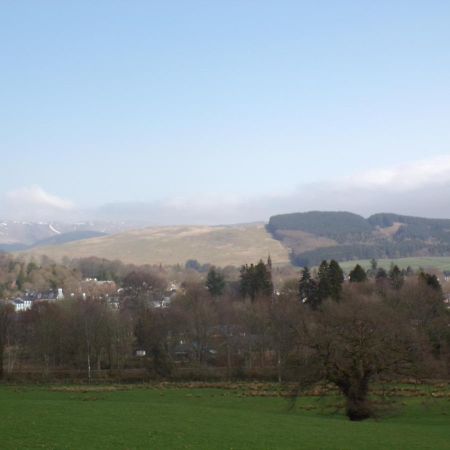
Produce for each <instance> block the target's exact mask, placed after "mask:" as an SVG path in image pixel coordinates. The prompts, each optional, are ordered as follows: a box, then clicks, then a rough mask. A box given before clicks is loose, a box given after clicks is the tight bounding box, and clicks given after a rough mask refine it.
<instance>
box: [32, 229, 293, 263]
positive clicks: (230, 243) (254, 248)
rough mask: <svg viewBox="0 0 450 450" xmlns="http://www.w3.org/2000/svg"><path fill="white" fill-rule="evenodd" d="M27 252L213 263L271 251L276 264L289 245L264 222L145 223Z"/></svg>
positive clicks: (252, 257) (240, 260) (263, 255)
mask: <svg viewBox="0 0 450 450" xmlns="http://www.w3.org/2000/svg"><path fill="white" fill-rule="evenodd" d="M29 254H31V255H47V256H49V257H51V258H53V259H55V260H61V259H62V258H63V257H64V256H68V257H69V258H82V257H88V256H98V257H101V258H106V259H111V260H113V259H119V260H121V261H123V262H125V263H133V264H160V263H161V264H163V265H171V264H178V263H179V264H184V263H185V262H186V261H187V260H188V259H196V260H198V261H199V262H200V263H202V264H203V263H211V264H215V265H217V266H227V265H235V266H239V265H241V264H245V263H252V262H258V261H259V259H261V258H262V259H264V260H265V259H267V256H268V255H269V254H270V256H271V258H272V262H273V263H274V264H289V252H288V249H287V248H285V247H283V245H282V244H281V243H280V242H279V241H277V240H275V239H273V238H272V236H271V235H270V234H269V233H268V232H267V231H266V229H265V227H264V225H262V224H250V225H234V226H220V227H208V226H186V227H160V228H144V229H140V230H132V231H127V232H124V233H120V234H114V235H111V236H104V237H99V238H92V239H84V240H81V241H76V242H70V243H67V244H64V245H53V246H48V247H37V248H36V249H34V250H32V251H30V252H29Z"/></svg>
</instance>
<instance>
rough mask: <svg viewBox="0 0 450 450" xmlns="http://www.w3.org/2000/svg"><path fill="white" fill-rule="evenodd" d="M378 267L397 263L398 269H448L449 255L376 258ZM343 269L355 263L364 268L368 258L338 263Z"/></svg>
mask: <svg viewBox="0 0 450 450" xmlns="http://www.w3.org/2000/svg"><path fill="white" fill-rule="evenodd" d="M377 263H378V267H384V268H385V269H389V267H390V266H391V264H392V263H393V264H397V266H398V267H400V269H406V268H407V267H408V266H410V267H411V268H412V269H414V270H418V269H420V268H422V269H424V270H425V269H430V268H433V269H438V270H448V271H450V257H448V256H434V257H417V258H398V259H378V260H377ZM339 264H340V265H341V267H342V268H343V269H344V270H345V271H349V270H351V269H353V267H355V265H356V264H360V265H361V266H363V267H364V268H365V269H368V268H369V267H370V260H369V259H364V260H358V261H356V260H355V261H345V262H341V263H339Z"/></svg>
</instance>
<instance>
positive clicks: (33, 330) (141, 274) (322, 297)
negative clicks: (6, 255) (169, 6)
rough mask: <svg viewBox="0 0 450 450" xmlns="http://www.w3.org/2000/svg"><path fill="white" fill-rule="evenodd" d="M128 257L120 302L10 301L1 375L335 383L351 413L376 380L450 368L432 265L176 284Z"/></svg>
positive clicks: (260, 268) (360, 410)
mask: <svg viewBox="0 0 450 450" xmlns="http://www.w3.org/2000/svg"><path fill="white" fill-rule="evenodd" d="M97 262H99V261H97ZM85 263H86V261H83V263H82V264H81V265H80V262H78V263H74V264H78V269H77V270H80V273H81V272H83V273H84V274H87V273H89V275H94V274H97V275H99V273H100V272H95V271H96V270H100V267H103V268H102V269H101V270H112V267H111V266H109V265H108V264H109V263H107V262H105V261H103V262H102V263H101V264H99V266H96V265H95V264H94V265H92V263H93V261H90V263H91V265H90V266H89V265H84V264H85ZM112 264H115V263H112ZM124 267H125V266H124ZM124 267H121V266H120V265H118V266H117V267H115V269H114V270H115V275H116V276H117V280H118V283H119V286H120V289H119V292H118V297H119V303H118V308H111V305H110V304H109V303H108V302H107V301H106V299H105V298H104V297H102V296H97V295H96V293H95V291H92V292H91V294H90V295H88V296H85V297H74V298H69V299H66V300H64V301H59V302H37V303H35V304H34V305H33V307H32V308H31V309H30V310H29V311H24V312H20V313H15V312H14V310H13V308H11V306H10V305H8V304H2V305H1V306H0V362H1V364H0V376H4V377H6V378H9V379H11V378H13V379H14V377H17V376H21V375H22V376H23V375H24V374H26V373H33V371H34V373H36V372H37V373H39V376H40V377H43V379H51V378H52V377H53V376H56V374H57V373H59V372H61V371H63V372H64V374H66V375H67V374H76V376H82V377H84V378H85V379H87V380H89V381H95V380H98V379H103V378H104V377H105V376H106V377H112V378H113V379H129V378H127V377H130V376H131V374H136V373H137V374H139V379H155V378H158V379H161V378H164V379H179V378H180V377H190V378H196V379H210V378H214V379H218V378H221V379H233V378H234V379H242V378H246V377H247V378H248V377H251V378H266V379H278V380H279V381H283V380H290V381H297V382H298V383H299V387H302V388H303V387H306V386H311V385H313V384H315V383H327V384H329V383H331V384H334V385H335V386H336V388H337V389H339V391H340V392H341V393H342V395H343V396H344V398H345V400H346V412H347V415H348V416H349V418H351V419H353V420H361V419H364V418H367V417H370V416H372V415H373V413H374V410H373V405H371V404H370V402H369V394H370V387H371V386H372V384H373V383H374V382H376V381H378V382H379V381H386V380H389V381H395V380H399V379H402V378H405V377H408V378H411V377H415V378H420V377H438V378H447V377H448V374H449V364H450V360H449V358H450V351H449V349H450V326H449V325H450V322H449V310H448V309H447V307H446V304H445V303H444V296H443V292H442V288H441V285H440V283H439V280H438V279H437V277H436V276H435V275H432V274H427V273H422V272H420V273H418V274H415V273H412V272H411V271H409V272H408V273H406V272H403V271H401V270H400V269H398V267H396V266H393V267H392V268H391V270H390V271H388V272H386V271H385V270H383V269H378V268H377V267H376V264H375V263H374V264H373V265H372V268H371V270H369V271H368V272H367V271H365V270H363V269H362V268H361V267H360V266H355V268H354V269H353V270H352V271H351V272H350V274H349V275H348V277H345V275H344V273H343V272H342V270H341V268H340V266H339V264H338V263H337V262H336V261H333V260H331V261H323V262H322V263H321V264H320V266H319V268H318V270H317V271H310V270H309V269H308V268H304V269H303V270H302V272H301V274H300V275H299V276H298V277H296V278H292V279H286V280H285V281H284V282H283V283H282V285H280V286H278V287H274V282H273V269H272V267H271V263H270V260H269V261H268V262H267V263H264V262H263V261H260V262H259V263H257V264H250V265H245V266H242V267H241V269H240V271H239V275H238V278H237V279H236V280H233V281H230V280H229V279H228V277H227V275H226V273H224V272H223V271H222V270H220V269H218V268H215V267H210V269H209V271H208V273H207V274H205V276H203V277H201V276H198V277H186V278H185V279H184V281H182V282H181V284H180V285H179V286H178V287H177V288H176V289H175V288H173V287H171V286H170V284H171V283H170V281H171V280H170V279H169V278H168V277H167V273H164V271H160V270H159V269H158V268H156V267H155V268H152V270H150V269H149V268H135V269H134V270H131V271H128V272H127V273H125V272H121V270H122V269H123V270H125V269H124ZM94 269H95V271H94V272H92V271H93V270H94ZM70 270H73V269H70ZM162 300H164V302H165V303H164V302H163V301H162ZM67 376H68V375H67Z"/></svg>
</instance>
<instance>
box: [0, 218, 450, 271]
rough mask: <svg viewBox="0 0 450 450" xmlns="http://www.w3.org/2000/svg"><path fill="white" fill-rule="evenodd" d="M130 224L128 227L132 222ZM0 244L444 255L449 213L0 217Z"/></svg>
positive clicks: (79, 249) (277, 258)
mask: <svg viewBox="0 0 450 450" xmlns="http://www.w3.org/2000/svg"><path fill="white" fill-rule="evenodd" d="M133 228H134V229H133ZM0 250H4V251H26V252H30V253H32V254H34V255H42V254H47V255H48V256H50V257H53V258H55V259H61V258H62V257H64V256H68V257H69V258H71V257H72V258H75V257H83V256H99V257H104V258H108V259H121V260H123V261H125V262H130V263H137V264H144V263H150V264H159V263H162V264H176V263H181V264H184V263H185V261H186V260H187V259H197V260H198V261H199V262H201V263H212V264H216V265H228V264H234V265H239V264H243V263H246V262H248V263H250V262H254V260H255V259H259V258H265V257H267V255H268V254H269V253H270V254H271V256H272V259H273V261H274V263H276V264H286V263H288V262H289V261H291V262H292V263H293V264H294V265H296V266H303V265H309V266H314V265H317V264H319V263H320V261H322V260H323V259H331V258H334V259H336V260H338V261H348V260H361V259H371V258H376V259H382V258H388V259H395V258H403V257H435V256H450V219H427V218H421V217H410V216H402V215H398V214H386V213H381V214H375V215H373V216H370V217H369V218H367V219H366V218H364V217H362V216H359V215H357V214H353V213H350V212H322V211H311V212H306V213H292V214H281V215H277V216H273V217H271V218H270V219H269V221H268V223H267V224H266V225H265V226H264V224H261V223H257V224H246V225H228V226H217V227H208V226H186V227H180V226H178V227H150V228H142V227H139V224H136V223H127V222H98V223H93V222H86V223H78V224H59V223H51V224H48V223H47V224H44V223H27V222H6V221H5V222H2V223H0Z"/></svg>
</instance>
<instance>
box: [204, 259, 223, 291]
mask: <svg viewBox="0 0 450 450" xmlns="http://www.w3.org/2000/svg"><path fill="white" fill-rule="evenodd" d="M206 288H207V289H208V291H209V293H210V294H211V295H212V296H213V297H220V296H221V295H222V294H223V291H224V289H225V278H224V276H223V275H222V274H221V273H220V272H219V271H218V270H217V269H216V268H215V267H214V266H213V267H211V268H210V269H209V272H208V275H207V277H206Z"/></svg>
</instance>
